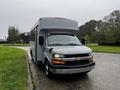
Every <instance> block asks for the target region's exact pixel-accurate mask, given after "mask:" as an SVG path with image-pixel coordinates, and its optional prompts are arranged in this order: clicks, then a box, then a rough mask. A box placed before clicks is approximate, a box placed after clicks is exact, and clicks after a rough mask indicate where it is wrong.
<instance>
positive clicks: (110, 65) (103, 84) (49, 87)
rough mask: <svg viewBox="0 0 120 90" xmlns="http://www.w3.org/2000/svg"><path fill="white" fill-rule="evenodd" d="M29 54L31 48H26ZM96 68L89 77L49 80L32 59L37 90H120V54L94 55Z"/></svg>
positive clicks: (58, 77)
mask: <svg viewBox="0 0 120 90" xmlns="http://www.w3.org/2000/svg"><path fill="white" fill-rule="evenodd" d="M23 49H25V50H26V51H27V52H28V53H29V48H27V47H24V48H23ZM29 58H30V55H29ZM94 61H95V62H96V67H95V69H93V70H92V71H91V72H89V73H88V74H87V75H85V74H84V75H83V74H78V75H67V76H66V75H65V76H54V77H53V79H48V78H47V77H46V76H45V73H44V70H43V68H42V67H41V66H39V65H36V64H35V63H34V62H33V61H32V60H31V58H30V68H31V72H32V78H33V82H34V87H35V89H36V90H120V54H110V53H94Z"/></svg>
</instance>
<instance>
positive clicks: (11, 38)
mask: <svg viewBox="0 0 120 90" xmlns="http://www.w3.org/2000/svg"><path fill="white" fill-rule="evenodd" d="M29 41H30V33H29V32H24V33H20V32H19V29H18V28H16V27H14V26H10V27H9V28H8V37H7V42H8V43H12V44H14V43H29Z"/></svg>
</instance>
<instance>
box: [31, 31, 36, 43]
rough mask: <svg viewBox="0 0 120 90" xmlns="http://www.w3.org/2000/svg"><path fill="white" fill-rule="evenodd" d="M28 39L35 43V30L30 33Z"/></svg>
mask: <svg viewBox="0 0 120 90" xmlns="http://www.w3.org/2000/svg"><path fill="white" fill-rule="evenodd" d="M30 39H31V41H35V30H32V31H31V35H30Z"/></svg>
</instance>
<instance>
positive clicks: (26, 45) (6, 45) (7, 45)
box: [0, 44, 30, 46]
mask: <svg viewBox="0 0 120 90" xmlns="http://www.w3.org/2000/svg"><path fill="white" fill-rule="evenodd" d="M0 45H1V46H30V44H0Z"/></svg>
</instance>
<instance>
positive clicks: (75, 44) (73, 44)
mask: <svg viewBox="0 0 120 90" xmlns="http://www.w3.org/2000/svg"><path fill="white" fill-rule="evenodd" d="M65 45H71V46H80V44H77V43H67V44H65Z"/></svg>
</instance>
